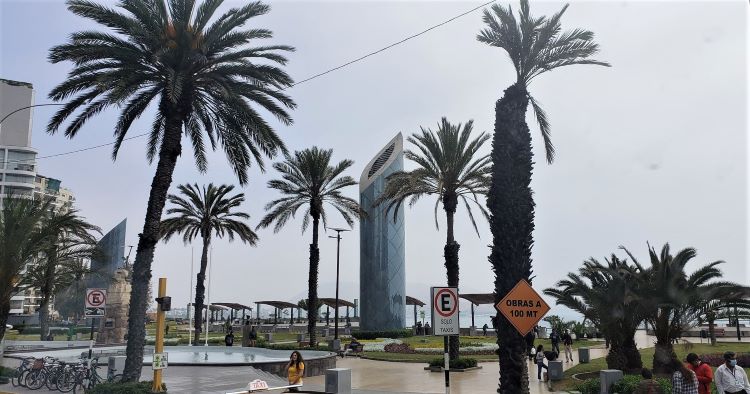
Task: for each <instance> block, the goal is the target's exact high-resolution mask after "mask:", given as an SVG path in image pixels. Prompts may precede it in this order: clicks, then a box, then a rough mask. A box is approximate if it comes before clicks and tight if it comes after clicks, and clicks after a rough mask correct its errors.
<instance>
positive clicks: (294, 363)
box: [286, 350, 305, 393]
mask: <svg viewBox="0 0 750 394" xmlns="http://www.w3.org/2000/svg"><path fill="white" fill-rule="evenodd" d="M286 375H287V379H288V381H289V385H290V386H291V385H297V384H299V385H301V384H302V377H303V376H304V375H305V362H304V360H302V355H301V354H300V353H299V352H298V351H296V350H295V351H293V352H292V355H291V356H289V364H287V365H286ZM289 391H291V392H295V393H296V392H298V391H299V389H298V388H297V387H292V388H290V389H289Z"/></svg>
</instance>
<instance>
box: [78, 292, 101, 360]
mask: <svg viewBox="0 0 750 394" xmlns="http://www.w3.org/2000/svg"><path fill="white" fill-rule="evenodd" d="M84 304H85V305H84V306H85V311H84V314H83V315H84V317H85V318H90V319H91V332H90V333H89V362H90V361H91V356H92V353H93V350H94V321H95V320H94V319H96V318H97V317H104V312H105V310H106V307H107V289H86V300H85V301H84Z"/></svg>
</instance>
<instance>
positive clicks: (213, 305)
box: [188, 302, 227, 311]
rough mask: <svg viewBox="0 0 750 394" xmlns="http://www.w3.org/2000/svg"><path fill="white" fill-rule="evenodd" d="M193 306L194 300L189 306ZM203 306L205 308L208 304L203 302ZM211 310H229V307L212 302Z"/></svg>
mask: <svg viewBox="0 0 750 394" xmlns="http://www.w3.org/2000/svg"><path fill="white" fill-rule="evenodd" d="M191 306H193V303H192V302H191V303H189V304H188V307H191ZM203 307H204V308H205V307H206V304H203ZM209 310H212V311H225V310H227V307H225V306H223V305H217V304H214V303H211V307H210V308H209Z"/></svg>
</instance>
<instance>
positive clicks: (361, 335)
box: [352, 329, 414, 339]
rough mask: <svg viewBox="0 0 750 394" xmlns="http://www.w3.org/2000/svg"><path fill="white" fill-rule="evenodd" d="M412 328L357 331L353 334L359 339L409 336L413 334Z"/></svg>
mask: <svg viewBox="0 0 750 394" xmlns="http://www.w3.org/2000/svg"><path fill="white" fill-rule="evenodd" d="M413 335H414V334H413V333H412V331H411V329H406V330H390V331H356V332H353V333H352V336H353V337H355V338H357V339H378V338H409V337H411V336H413Z"/></svg>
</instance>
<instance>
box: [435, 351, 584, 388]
mask: <svg viewBox="0 0 750 394" xmlns="http://www.w3.org/2000/svg"><path fill="white" fill-rule="evenodd" d="M444 365H445V359H444V358H435V359H432V361H430V366H431V367H442V366H444ZM448 365H449V366H450V368H451V369H466V368H474V367H476V366H477V359H475V358H468V357H459V358H457V359H455V360H451V361H450V363H449V364H448ZM597 394H598V393H597Z"/></svg>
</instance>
